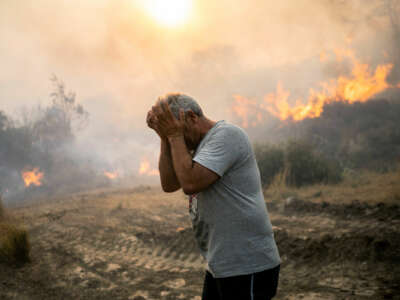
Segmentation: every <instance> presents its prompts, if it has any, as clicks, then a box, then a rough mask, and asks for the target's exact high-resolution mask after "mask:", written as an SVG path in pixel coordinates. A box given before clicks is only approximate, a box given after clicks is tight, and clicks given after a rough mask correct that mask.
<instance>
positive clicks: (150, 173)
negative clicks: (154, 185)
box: [139, 159, 160, 176]
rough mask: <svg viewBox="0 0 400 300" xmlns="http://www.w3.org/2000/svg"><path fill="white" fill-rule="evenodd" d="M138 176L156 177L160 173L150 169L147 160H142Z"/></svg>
mask: <svg viewBox="0 0 400 300" xmlns="http://www.w3.org/2000/svg"><path fill="white" fill-rule="evenodd" d="M139 174H140V175H147V176H158V175H159V174H160V173H159V171H158V170H156V169H152V168H151V167H150V162H149V161H148V160H147V159H144V160H142V161H141V162H140V167H139Z"/></svg>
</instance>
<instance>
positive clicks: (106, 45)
mask: <svg viewBox="0 0 400 300" xmlns="http://www.w3.org/2000/svg"><path fill="white" fill-rule="evenodd" d="M144 1H146V0H108V1H107V0H85V1H81V0H79V1H78V0H1V1H0V37H1V39H0V66H1V68H0V110H4V111H6V112H7V113H14V112H15V111H17V110H18V109H19V108H21V107H22V106H33V105H36V104H38V103H43V104H44V103H47V102H48V94H49V93H50V91H51V84H50V81H49V78H50V77H51V75H52V74H55V75H57V76H58V77H59V78H60V79H61V80H62V81H64V83H65V84H66V86H67V88H68V89H70V90H72V91H74V92H76V94H77V99H78V101H79V102H81V103H82V104H83V105H84V107H85V108H86V109H87V110H88V111H89V113H90V115H91V120H90V122H91V123H90V125H89V127H88V128H87V130H86V132H85V133H84V136H85V140H86V141H92V142H94V141H101V143H100V142H99V143H100V144H99V147H100V148H101V152H104V153H106V156H107V159H109V160H110V161H112V160H114V159H118V158H121V159H122V157H125V156H126V155H133V153H134V154H135V157H137V159H140V158H141V156H150V159H151V160H152V162H153V164H154V160H155V159H156V155H157V152H158V148H155V147H156V146H157V139H156V136H155V135H154V134H153V133H152V132H151V131H150V130H147V129H145V128H146V127H145V122H144V120H145V114H146V112H147V110H148V109H149V108H150V106H151V105H152V104H153V102H155V100H156V98H157V96H159V95H161V94H164V93H166V92H170V91H180V92H185V93H188V94H189V95H192V96H194V97H195V98H196V99H198V100H199V102H200V103H201V105H202V106H203V108H204V111H205V113H206V114H207V115H209V116H210V117H211V118H213V119H227V120H232V121H234V120H233V118H232V113H231V111H230V106H231V104H232V101H233V99H234V97H233V95H236V94H240V95H243V96H245V97H262V96H263V95H265V94H266V93H269V92H271V90H273V89H274V88H275V86H276V84H277V82H278V81H281V82H283V84H284V86H285V87H287V88H289V89H291V91H292V93H294V94H297V93H298V94H302V93H305V92H306V91H308V89H309V88H310V87H312V85H313V84H317V82H319V81H320V80H322V79H325V78H330V77H332V76H336V74H335V73H338V72H343V69H342V68H339V67H338V66H336V65H335V64H336V63H335V60H334V59H329V57H330V56H329V55H330V54H332V53H333V51H334V50H335V49H338V48H352V49H354V50H355V51H356V53H357V56H358V57H360V59H362V60H363V61H365V62H368V63H370V64H372V65H373V66H374V65H376V64H378V63H385V62H388V61H390V60H391V53H392V52H391V51H392V45H391V41H392V36H391V34H392V33H391V31H390V19H389V17H388V12H387V10H386V7H385V5H383V3H384V1H383V0H376V1H373V0H370V1H364V0H348V1H344V0H336V1H335V0H297V1H293V0H285V1H265V0H248V1H232V0H219V1H214V0H201V1H200V0H197V1H193V10H192V12H191V16H190V18H188V19H187V20H186V22H185V23H183V24H181V25H180V26H177V27H166V26H164V25H162V24H160V23H158V22H157V20H156V19H154V18H153V17H151V16H150V15H149V14H148V13H147V12H146V10H145V9H144V6H143V2H144ZM322 52H325V53H327V54H328V59H327V61H325V62H324V63H321V62H320V60H319V59H320V55H321V53H322ZM111 137H112V139H111ZM115 138H118V139H120V141H121V145H124V147H123V150H121V147H118V151H116V150H115V144H113V142H112V141H115ZM107 141H108V144H107V143H106V142H107Z"/></svg>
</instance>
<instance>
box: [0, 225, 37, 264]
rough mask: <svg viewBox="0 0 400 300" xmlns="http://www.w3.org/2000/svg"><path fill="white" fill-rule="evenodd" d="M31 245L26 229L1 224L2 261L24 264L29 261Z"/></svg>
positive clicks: (0, 248)
mask: <svg viewBox="0 0 400 300" xmlns="http://www.w3.org/2000/svg"><path fill="white" fill-rule="evenodd" d="M29 252H30V244H29V240H28V233H27V232H26V230H25V229H21V228H17V227H16V226H15V225H13V224H6V223H0V260H1V261H4V262H7V263H15V264H22V263H25V262H28V261H29Z"/></svg>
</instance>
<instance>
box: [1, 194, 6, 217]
mask: <svg viewBox="0 0 400 300" xmlns="http://www.w3.org/2000/svg"><path fill="white" fill-rule="evenodd" d="M4 214H5V211H4V205H3V200H2V199H1V195H0V222H1V220H2V219H3V218H4Z"/></svg>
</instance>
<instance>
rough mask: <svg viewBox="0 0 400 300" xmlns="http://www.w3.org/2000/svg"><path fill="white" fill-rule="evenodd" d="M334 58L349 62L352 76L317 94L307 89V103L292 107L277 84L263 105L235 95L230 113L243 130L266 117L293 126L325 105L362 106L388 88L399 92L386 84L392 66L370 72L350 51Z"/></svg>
mask: <svg viewBox="0 0 400 300" xmlns="http://www.w3.org/2000/svg"><path fill="white" fill-rule="evenodd" d="M325 55H326V54H325ZM336 56H337V62H338V63H340V62H341V61H342V59H343V57H346V58H347V59H348V60H349V61H350V63H351V65H352V71H351V75H350V76H347V75H342V76H339V77H338V78H336V79H332V80H330V81H327V82H321V83H319V86H320V90H315V89H313V88H310V90H309V97H308V99H307V100H304V99H301V98H300V99H296V100H295V103H294V104H291V103H292V102H293V101H292V100H293V99H289V97H290V91H286V90H285V89H284V88H283V84H282V83H280V82H279V83H278V85H277V87H276V92H273V93H269V94H267V95H266V96H265V97H264V99H263V101H262V102H257V101H255V100H250V99H247V98H245V97H242V96H240V95H235V96H234V98H235V103H234V105H233V108H232V109H233V112H234V113H235V114H236V116H237V117H238V118H239V119H241V120H242V126H243V127H246V128H247V127H255V126H258V125H261V124H262V123H263V122H264V120H265V119H266V118H268V114H269V115H272V116H274V117H276V118H278V119H280V120H282V121H285V120H291V121H295V122H296V121H301V120H304V119H306V118H317V117H319V116H321V114H322V112H323V110H324V106H325V105H327V104H330V103H333V102H345V103H349V104H351V103H354V102H365V101H368V100H369V99H371V98H372V97H374V96H375V95H377V94H379V93H381V92H383V91H385V90H386V89H388V88H398V86H396V85H390V84H389V83H388V82H387V78H388V76H389V74H390V72H391V70H392V69H393V64H381V65H378V66H377V67H376V68H375V70H373V69H372V68H371V66H369V65H368V64H365V63H362V62H360V61H359V60H358V59H357V58H356V56H355V54H354V53H353V52H352V51H350V50H347V51H345V50H337V51H336ZM250 120H251V121H250Z"/></svg>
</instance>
